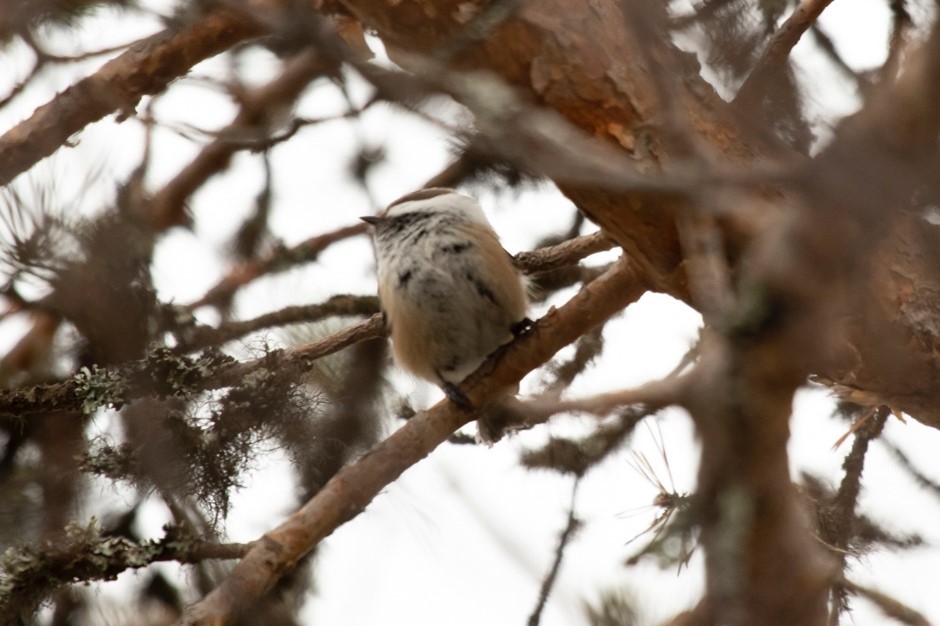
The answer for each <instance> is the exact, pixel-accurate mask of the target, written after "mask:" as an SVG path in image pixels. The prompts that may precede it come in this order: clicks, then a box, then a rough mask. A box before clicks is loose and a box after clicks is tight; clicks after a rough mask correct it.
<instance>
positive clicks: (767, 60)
mask: <svg viewBox="0 0 940 626" xmlns="http://www.w3.org/2000/svg"><path fill="white" fill-rule="evenodd" d="M831 2H832V0H801V1H800V4H799V6H797V7H796V10H795V11H793V13H792V14H791V15H790V17H789V18H787V21H786V22H784V23H783V25H782V26H781V27H780V28H779V29H778V30H777V32H775V33H774V35H773V37H771V39H770V42H769V43H768V44H767V47H766V48H764V52H763V54H761V57H760V58H759V59H758V60H757V63H756V64H755V65H754V68H753V69H752V70H751V73H750V74H748V76H747V78H746V79H745V80H744V83H743V84H742V85H741V88H740V89H739V90H738V93H737V95H736V96H735V98H734V103H735V104H743V103H750V102H753V101H754V100H755V99H756V98H758V97H759V96H760V95H761V94H762V93H763V91H764V87H765V86H766V85H767V84H769V81H770V80H771V79H772V78H773V76H774V75H775V74H776V73H777V72H779V71H780V68H781V67H783V65H784V64H785V63H786V61H787V58H788V57H789V56H790V51H791V50H792V49H793V46H795V45H796V44H797V42H798V41H799V40H800V38H801V37H802V36H803V33H805V32H806V30H807V29H808V28H809V27H810V26H812V25H813V23H815V22H816V20H817V19H818V18H819V16H820V14H822V12H823V10H824V9H825V8H826V7H827V6H829V4H830V3H831Z"/></svg>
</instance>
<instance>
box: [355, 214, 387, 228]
mask: <svg viewBox="0 0 940 626" xmlns="http://www.w3.org/2000/svg"><path fill="white" fill-rule="evenodd" d="M359 219H361V220H362V221H363V222H365V223H366V224H369V225H370V226H375V225H376V224H378V223H379V222H381V221H382V218H381V217H376V216H375V215H365V216H363V217H360V218H359Z"/></svg>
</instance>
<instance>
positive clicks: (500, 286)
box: [361, 187, 532, 409]
mask: <svg viewBox="0 0 940 626" xmlns="http://www.w3.org/2000/svg"><path fill="white" fill-rule="evenodd" d="M361 219H362V220H363V221H365V222H366V223H368V224H369V225H370V230H371V231H372V236H373V241H374V244H375V257H376V274H377V277H378V292H379V301H380V303H381V307H382V310H383V312H384V314H385V316H386V322H387V324H388V326H389V328H390V336H391V342H392V354H393V356H394V359H395V362H396V363H397V365H398V366H400V367H401V368H402V369H404V370H406V371H408V372H411V373H412V374H414V375H416V376H418V377H420V378H423V379H425V380H428V381H430V382H432V383H434V384H436V385H438V386H439V387H440V388H441V389H442V391H443V392H444V393H445V395H446V396H447V397H448V398H450V399H451V400H452V401H453V402H454V403H455V404H456V405H458V406H459V407H461V408H464V409H469V408H470V402H469V401H468V399H467V397H466V396H465V395H464V394H463V392H461V391H460V389H459V388H458V384H459V383H460V382H461V381H463V379H464V378H466V376H467V375H468V374H470V373H472V372H473V371H474V370H476V369H477V368H478V367H479V366H480V365H481V364H482V363H483V361H484V360H485V359H486V357H487V356H489V355H490V354H491V353H492V352H493V351H495V350H496V349H497V348H499V347H500V346H502V345H504V344H506V343H508V342H509V341H511V340H512V339H513V337H514V336H517V335H519V334H520V333H522V332H525V331H526V330H527V329H528V328H529V327H530V326H531V324H532V321H531V320H529V318H528V317H526V312H527V309H528V306H529V302H528V295H527V284H526V281H525V279H524V277H523V276H522V274H521V273H520V272H519V270H518V269H517V268H516V266H515V265H514V263H513V259H512V257H511V256H510V254H509V253H508V252H506V250H505V249H504V248H503V247H502V245H501V244H500V242H499V237H498V235H497V234H496V231H494V230H493V227H492V226H491V225H490V223H489V221H487V219H486V216H485V215H484V214H483V210H482V208H481V207H480V205H479V203H477V201H476V200H475V199H473V198H471V197H470V196H466V195H463V194H460V193H458V192H456V191H454V190H453V189H447V188H441V187H432V188H425V189H420V190H418V191H414V192H412V193H409V194H407V195H404V196H402V197H401V198H399V199H398V200H395V201H394V202H392V203H391V204H390V205H388V207H387V208H386V209H385V211H384V212H382V213H381V214H379V215H377V216H367V217H363V218H361Z"/></svg>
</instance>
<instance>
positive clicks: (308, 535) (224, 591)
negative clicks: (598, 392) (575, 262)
mask: <svg viewBox="0 0 940 626" xmlns="http://www.w3.org/2000/svg"><path fill="white" fill-rule="evenodd" d="M642 292H643V288H642V285H640V284H639V283H638V282H637V281H636V277H635V275H634V273H633V272H632V271H631V270H630V268H629V267H628V266H627V265H626V263H625V262H621V263H619V264H618V265H617V266H616V267H615V268H614V269H612V270H611V271H609V272H608V273H607V274H605V275H604V276H602V277H601V278H598V279H597V280H595V281H593V282H592V283H590V284H589V285H587V286H585V287H584V288H583V289H582V290H581V291H580V292H579V293H578V294H577V295H575V296H574V297H573V298H572V299H571V300H570V301H568V302H567V303H566V304H565V305H563V306H562V307H561V308H559V309H557V310H554V311H550V312H549V313H548V314H547V315H546V316H545V317H544V318H542V319H541V320H539V322H538V323H537V324H536V325H535V327H534V328H533V329H532V331H531V332H529V333H527V334H526V335H524V336H522V337H520V338H519V339H517V340H516V341H515V342H513V343H512V344H510V345H509V346H508V347H507V349H506V350H505V351H504V352H503V353H502V354H501V355H499V356H498V357H497V359H496V360H495V361H494V359H493V358H491V359H490V360H488V361H487V362H486V363H484V365H483V366H482V367H481V368H480V369H479V370H478V371H477V372H476V373H474V374H473V375H471V376H470V377H469V378H468V379H467V380H466V381H465V382H464V383H463V385H462V386H461V390H462V391H463V393H464V395H465V396H466V397H467V398H468V399H469V401H470V402H471V404H472V405H473V406H475V407H487V406H489V405H490V404H491V403H492V402H494V401H496V400H497V399H498V398H500V397H502V396H503V395H504V394H505V393H506V390H507V389H509V388H511V387H513V386H514V385H516V384H517V383H518V381H519V380H521V379H522V377H523V376H524V375H525V374H526V373H528V372H529V371H531V370H532V369H534V368H535V367H538V366H539V365H541V364H543V363H545V362H546V361H547V360H548V359H550V358H551V356H552V355H553V354H554V353H555V352H556V351H558V350H560V349H561V348H562V347H564V346H565V345H567V344H569V343H571V342H572V341H574V340H575V339H577V338H578V337H579V336H580V335H582V334H584V333H585V332H587V331H588V330H590V329H591V328H593V327H595V326H597V325H598V324H600V323H601V322H602V321H603V320H605V319H606V318H608V317H610V316H611V315H613V314H614V313H616V312H617V311H619V310H621V309H622V308H623V307H624V306H626V305H627V304H629V303H630V302H632V301H634V300H635V299H636V298H638V297H639V296H640V294H641V293H642ZM475 416H476V413H465V412H463V411H461V410H459V409H457V408H456V407H455V406H454V405H453V404H452V403H450V402H449V401H442V402H440V403H439V404H437V405H436V406H434V407H433V408H431V409H429V410H428V411H426V412H421V413H418V414H417V415H416V416H415V417H413V418H412V419H410V420H408V421H407V422H405V424H404V425H403V426H402V427H401V428H400V429H399V430H397V431H396V432H394V433H393V434H392V435H391V436H390V437H388V438H387V439H385V440H384V441H382V442H380V443H379V444H377V445H376V446H374V447H373V448H372V450H370V451H369V452H368V453H366V454H365V455H363V456H362V457H361V458H359V460H357V461H355V462H353V463H352V464H350V465H348V466H346V467H344V468H343V469H342V470H340V471H339V472H338V473H337V474H336V476H334V477H333V478H332V479H331V480H330V482H328V483H327V484H326V486H325V487H324V488H323V489H322V490H321V491H320V492H318V493H317V494H316V495H315V496H314V497H313V498H312V499H311V500H310V501H309V502H307V504H305V505H304V506H303V507H302V508H301V509H300V510H299V511H297V512H296V513H294V514H293V515H292V516H290V517H289V518H288V519H287V520H286V521H285V522H284V523H283V524H281V525H280V526H279V527H278V528H276V529H274V530H272V531H270V532H268V533H267V534H266V535H265V536H264V537H263V538H262V539H261V540H260V541H259V542H258V543H257V544H256V547H255V548H254V549H253V550H251V551H250V552H249V553H248V555H247V556H246V557H245V558H244V559H243V560H242V561H241V562H240V563H239V564H238V565H237V566H236V567H235V569H234V570H233V571H232V573H231V574H230V575H229V577H228V578H227V579H226V580H225V582H223V583H222V585H221V586H219V587H218V588H217V589H215V591H213V592H212V593H211V594H209V595H208V596H206V597H205V598H204V599H203V600H202V601H200V602H198V603H196V604H194V605H192V606H190V607H189V608H188V609H187V611H186V613H185V614H184V616H183V618H182V619H181V620H180V621H179V622H178V624H186V625H194V624H203V625H208V624H211V625H219V624H224V623H226V622H227V621H228V620H229V619H230V618H231V617H232V616H233V615H237V614H238V613H240V612H241V611H242V610H243V609H244V608H245V607H247V606H250V605H251V604H252V603H253V602H254V601H256V600H257V599H258V598H260V597H261V596H262V595H263V594H264V593H266V592H267V591H268V590H269V589H270V588H271V587H272V586H273V585H274V583H275V582H276V581H277V580H278V579H279V578H280V577H281V576H282V575H284V574H285V573H286V572H287V571H289V570H290V569H291V568H292V567H293V564H294V563H296V562H297V560H298V559H299V558H301V557H302V556H303V555H304V554H306V553H307V552H309V551H310V550H311V549H313V547H314V546H315V545H317V543H319V542H320V540H322V539H323V538H324V537H326V536H328V535H329V534H331V533H332V532H333V531H334V530H335V529H336V528H337V527H338V526H339V525H341V524H343V523H344V522H346V521H348V520H349V519H351V518H353V517H355V516H356V515H358V514H359V513H360V512H361V511H362V510H363V508H365V506H366V505H367V504H368V503H369V502H370V501H371V500H372V499H373V498H374V497H375V496H376V495H377V494H378V493H379V491H381V490H382V489H383V488H384V487H385V486H386V485H388V484H389V483H391V482H392V481H393V480H395V479H396V478H397V477H398V476H399V475H400V474H401V473H402V472H403V471H404V470H405V469H407V468H408V467H410V466H411V465H413V464H415V463H417V462H418V461H420V460H421V459H423V458H424V457H425V456H427V455H428V454H429V453H430V452H431V451H432V450H433V449H434V448H436V447H437V446H438V445H440V444H441V443H443V442H444V441H445V440H446V439H447V438H448V437H449V436H450V435H451V434H452V433H453V432H454V431H456V430H457V429H458V428H460V427H461V426H463V425H464V424H466V423H467V422H469V421H470V420H471V419H473V418H474V417H475Z"/></svg>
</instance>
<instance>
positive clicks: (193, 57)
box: [0, 0, 262, 185]
mask: <svg viewBox="0 0 940 626" xmlns="http://www.w3.org/2000/svg"><path fill="white" fill-rule="evenodd" d="M258 1H259V2H260V1H262V0H258ZM260 32H261V31H260V28H259V27H258V25H257V24H256V23H255V22H254V21H253V20H250V19H248V18H246V16H245V15H244V14H242V13H239V12H235V11H232V10H229V9H216V10H213V11H211V12H209V13H207V14H206V15H205V16H203V17H201V18H200V19H198V20H196V21H194V22H192V23H191V24H187V25H185V26H183V27H182V28H168V29H166V30H164V31H162V32H159V33H157V34H155V35H153V36H151V37H148V38H147V39H145V40H143V41H141V42H140V43H137V44H135V45H133V46H131V47H130V48H129V49H128V50H127V51H126V52H124V53H123V54H121V55H120V56H118V57H117V58H115V59H112V60H111V61H109V62H107V63H106V64H105V65H104V66H103V67H102V68H101V69H100V70H98V71H97V72H95V73H94V74H92V75H91V76H88V77H87V78H84V79H82V80H80V81H79V82H77V83H75V84H74V85H72V86H70V87H69V88H68V89H66V90H65V91H63V92H61V93H59V94H57V95H56V96H55V98H53V99H52V100H51V101H49V102H48V103H46V104H44V105H43V106H41V107H39V108H38V109H36V111H35V112H34V113H33V114H32V115H31V116H30V117H29V118H27V119H25V120H23V121H22V122H20V123H19V124H17V125H16V126H14V127H13V128H12V129H10V130H9V131H7V132H6V133H5V134H4V135H3V136H2V137H0V185H6V184H7V183H9V182H10V181H11V180H13V179H14V178H16V177H17V176H19V175H20V174H22V173H23V172H25V171H26V170H28V169H29V168H31V167H32V166H33V165H35V164H36V163H37V162H38V161H40V160H41V159H44V158H45V157H47V156H49V155H51V154H52V153H53V152H55V151H56V150H58V149H59V148H60V147H61V146H63V145H64V144H65V143H66V142H67V141H68V139H69V137H71V136H72V135H74V134H75V133H77V132H79V131H81V130H82V129H83V128H85V126H87V125H89V124H91V123H92V122H96V121H98V120H100V119H102V118H103V117H105V116H106V115H109V114H111V113H114V112H121V113H124V114H126V113H127V112H130V111H132V110H133V109H134V107H135V106H136V105H137V102H138V101H139V100H140V99H141V97H143V96H145V95H150V94H155V93H159V92H161V91H163V90H164V89H166V87H167V85H168V84H169V83H170V82H171V81H173V80H174V79H176V78H178V77H180V76H182V75H183V74H185V73H186V72H188V71H189V69H190V68H191V67H193V66H194V65H196V64H197V63H199V62H200V61H202V60H204V59H207V58H209V57H211V56H214V55H216V54H219V53H220V52H223V51H225V50H227V49H228V48H230V47H231V46H233V45H234V44H236V43H238V42H240V41H244V40H245V39H248V38H249V37H253V36H255V35H258V34H260Z"/></svg>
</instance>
